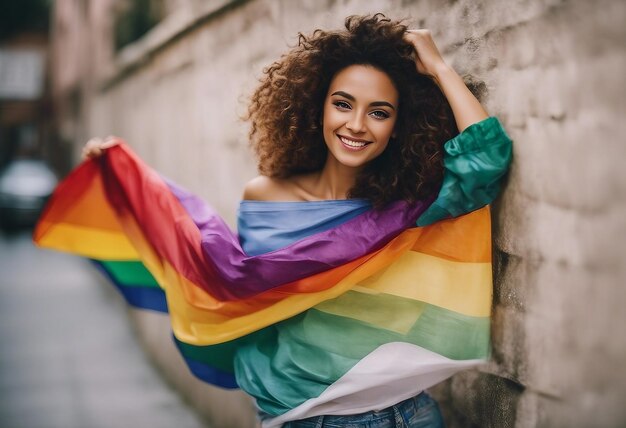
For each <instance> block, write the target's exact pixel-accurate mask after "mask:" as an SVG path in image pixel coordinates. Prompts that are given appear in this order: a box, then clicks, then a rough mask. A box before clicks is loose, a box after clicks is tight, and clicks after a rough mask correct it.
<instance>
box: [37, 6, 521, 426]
mask: <svg viewBox="0 0 626 428" xmlns="http://www.w3.org/2000/svg"><path fill="white" fill-rule="evenodd" d="M345 27H346V28H345V29H344V30H338V31H329V32H326V31H321V30H317V31H315V32H314V33H313V34H312V35H311V36H304V35H301V36H300V43H299V45H298V46H297V47H295V48H294V49H292V50H291V51H290V52H288V53H287V54H286V55H284V56H283V57H282V58H281V59H280V60H279V61H277V62H275V63H274V64H272V65H271V66H269V67H268V68H267V69H266V70H265V76H264V77H263V78H262V80H261V82H260V85H259V87H258V88H257V90H256V91H255V93H254V94H253V96H252V102H251V104H250V107H249V119H250V120H251V124H252V126H251V131H250V139H251V144H252V145H253V147H254V148H255V149H256V152H257V154H258V156H259V171H260V172H261V175H260V176H258V177H257V178H255V179H253V180H251V181H250V182H249V183H248V184H247V185H246V188H245V190H244V197H243V199H244V200H243V201H241V204H240V207H239V212H238V234H237V236H235V235H233V234H232V233H231V232H230V230H229V229H228V228H227V227H226V225H225V223H224V222H223V221H222V220H221V219H220V218H219V216H218V215H217V214H216V213H215V212H214V211H213V210H211V209H210V207H208V206H207V205H206V204H204V203H203V202H202V201H201V200H199V199H198V198H197V197H195V196H193V195H191V194H189V193H188V192H186V191H185V190H183V189H181V188H179V187H178V186H176V185H175V184H173V183H171V182H169V181H167V180H165V179H162V178H160V177H159V176H158V174H156V173H155V172H154V171H152V170H150V168H149V167H147V166H146V165H145V164H143V163H142V162H141V160H140V159H138V158H137V157H136V156H135V155H134V154H133V153H132V152H131V151H130V150H129V148H128V147H127V146H126V145H125V144H123V142H122V141H121V140H119V139H115V138H113V139H110V140H107V141H105V142H102V141H100V140H92V141H90V142H89V143H88V144H87V146H86V148H85V152H84V155H85V157H87V158H89V157H101V158H100V159H96V160H94V161H91V162H87V163H85V164H84V165H83V166H82V167H81V168H79V169H78V170H77V171H76V172H75V173H74V175H73V176H71V177H70V178H69V179H68V181H67V182H65V183H64V184H63V185H62V186H61V189H60V190H59V191H58V193H57V194H55V199H54V201H53V204H52V205H51V207H50V208H49V210H48V211H47V213H46V215H45V216H44V218H43V219H42V221H41V222H40V224H39V227H38V230H37V233H36V240H37V242H39V243H40V244H41V245H49V246H55V247H56V248H61V249H66V250H70V251H75V252H78V253H81V254H84V255H89V256H90V257H96V258H98V259H100V260H104V261H106V260H109V261H110V260H118V261H119V260H121V259H124V257H125V259H124V260H126V261H127V262H128V263H129V266H132V269H133V270H134V271H136V272H139V271H141V269H144V268H145V269H147V270H148V271H149V272H150V274H151V275H144V276H143V277H145V278H149V279H151V281H150V283H149V284H148V285H150V287H143V288H141V287H137V286H136V284H121V285H122V286H123V287H126V288H129V287H132V289H133V293H134V295H136V296H138V297H142V296H146V295H147V294H146V293H147V290H148V288H150V289H151V291H154V289H155V288H156V286H158V287H160V288H162V289H163V290H165V296H163V295H161V294H159V296H160V297H161V299H165V298H166V299H167V301H166V302H163V301H160V302H159V303H160V305H159V306H158V308H159V309H160V310H167V311H169V313H170V316H171V318H172V329H173V331H174V336H175V340H176V343H177V345H178V347H179V350H180V352H181V353H182V355H183V356H184V358H185V361H186V362H187V364H188V366H189V368H190V370H191V371H192V372H193V373H194V374H195V375H196V376H198V377H199V378H201V379H202V380H205V381H207V382H210V383H214V384H218V385H221V386H224V387H229V388H233V387H240V388H242V389H243V390H244V391H246V392H247V393H248V394H250V395H251V396H252V397H254V399H255V401H256V404H257V407H258V411H259V416H260V418H261V420H262V422H263V425H264V427H277V426H282V425H283V424H285V425H284V426H290V427H309V426H311V427H313V426H315V427H322V426H329V427H330V426H355V427H356V426H368V427H371V426H376V427H380V428H386V427H440V426H442V419H441V415H440V413H439V410H438V407H437V404H436V403H435V402H434V401H433V400H432V399H431V398H430V397H429V396H428V395H427V394H426V393H425V392H424V390H425V389H426V388H428V387H430V386H432V385H434V384H436V383H437V382H439V381H441V380H443V379H445V378H447V377H449V376H451V375H452V374H454V373H455V372H456V371H458V370H462V369H464V368H467V367H472V366H474V365H476V364H479V363H481V362H482V361H484V359H485V358H487V356H488V355H489V314H490V303H491V263H490V261H491V254H490V248H491V246H490V245H491V242H490V222H489V211H488V208H486V207H484V206H485V205H487V204H489V203H490V202H491V201H492V200H493V199H494V198H495V197H496V195H497V193H498V191H499V184H500V180H501V178H502V176H503V175H504V174H505V172H506V169H507V167H508V164H509V162H510V158H511V141H510V139H509V138H508V137H507V135H506V133H505V132H504V130H503V129H502V127H501V125H500V123H499V121H498V120H497V119H496V118H494V117H488V116H487V113H486V112H485V110H484V109H483V108H482V106H481V105H480V103H479V102H478V100H477V99H476V98H475V97H474V96H473V95H472V93H471V92H470V91H469V90H468V89H467V87H466V86H465V84H464V83H463V80H462V79H461V78H460V77H459V76H458V75H457V74H456V73H455V72H454V70H452V69H451V68H450V67H448V66H447V65H446V64H445V62H444V61H443V60H442V58H441V56H440V55H439V52H438V50H437V48H436V46H435V44H434V42H433V40H432V37H431V35H430V32H428V31H427V30H416V31H409V30H408V29H407V27H406V26H405V25H403V24H402V23H400V22H394V21H391V20H389V19H387V18H386V17H384V16H382V15H380V14H378V15H375V16H364V17H349V18H348V19H347V20H346V23H345ZM459 130H460V131H461V132H460V133H459ZM472 211H475V212H472ZM82 214H85V215H82ZM86 214H91V215H86ZM94 214H96V215H94ZM416 225H417V226H423V227H415V226H416ZM87 235H88V236H87ZM105 239H106V241H105ZM103 242H108V243H109V245H103ZM121 249H124V250H125V251H126V252H125V253H124V257H122V256H121V255H120V251H121ZM140 301H141V299H137V300H134V301H133V302H135V303H133V302H131V303H133V304H138V305H141V303H136V302H140Z"/></svg>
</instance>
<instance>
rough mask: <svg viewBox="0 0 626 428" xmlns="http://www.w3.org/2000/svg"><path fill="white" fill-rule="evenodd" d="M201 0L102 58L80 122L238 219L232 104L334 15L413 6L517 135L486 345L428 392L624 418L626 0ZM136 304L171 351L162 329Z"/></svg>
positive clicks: (235, 110) (450, 418)
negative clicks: (487, 351)
mask: <svg viewBox="0 0 626 428" xmlns="http://www.w3.org/2000/svg"><path fill="white" fill-rule="evenodd" d="M200 3H202V2H194V1H191V0H189V1H181V2H180V5H181V6H180V7H181V10H180V11H179V12H180V13H178V14H174V15H173V16H174V18H175V19H174V18H172V19H169V20H166V21H165V22H164V23H162V24H161V25H160V28H157V29H156V31H153V32H152V33H151V34H149V35H148V37H147V39H146V40H144V42H143V43H139V44H138V45H135V46H134V47H133V46H131V47H130V48H129V49H127V50H125V51H124V52H122V54H121V56H120V57H118V58H113V59H112V61H113V66H112V67H110V66H108V67H105V68H106V69H108V70H109V71H107V73H104V75H103V76H101V77H100V80H101V84H100V86H99V88H98V91H97V92H94V93H93V94H92V96H93V98H92V99H91V102H90V103H88V106H89V110H88V112H87V117H88V122H87V129H88V131H89V132H88V133H89V134H90V135H108V134H117V135H121V136H123V137H125V138H126V139H127V140H128V141H129V142H130V143H131V144H132V145H133V147H135V148H136V150H137V151H138V152H139V154H140V155H141V156H142V157H144V158H145V159H146V160H147V161H148V162H149V163H150V164H152V165H153V166H154V167H155V168H157V169H158V170H160V171H161V172H162V173H164V174H165V175H167V176H170V177H171V178H173V179H174V180H176V181H178V182H179V183H181V184H183V185H185V186H187V187H188V188H190V189H191V190H193V191H195V192H197V193H198V194H200V195H201V196H203V197H204V198H205V199H206V200H208V201H209V202H210V203H211V204H213V205H214V206H215V207H216V208H217V209H218V210H219V211H220V212H221V213H222V214H223V216H224V217H225V218H226V219H227V220H228V221H229V222H230V223H231V224H234V215H235V209H236V206H237V202H238V200H239V199H240V196H241V189H242V186H243V184H244V183H245V182H246V181H247V180H248V179H250V178H251V177H253V176H254V175H255V174H256V172H255V166H254V161H253V159H252V158H251V156H250V153H249V151H248V148H247V143H246V126H245V124H243V123H242V122H241V121H239V119H238V115H240V114H241V113H243V111H244V110H245V97H246V96H247V95H249V94H250V92H251V90H252V89H253V88H254V86H255V78H256V77H258V76H259V75H260V71H261V69H262V67H263V66H265V65H267V64H269V63H270V62H271V61H272V60H274V59H275V58H277V56H278V55H279V54H280V53H281V52H284V51H285V50H286V49H287V45H288V44H294V42H295V40H296V34H297V32H298V31H303V32H308V31H310V30H312V29H314V28H317V27H323V28H331V27H337V26H339V25H341V23H342V21H343V17H345V16H347V15H349V14H355V13H356V14H360V13H366V12H376V11H382V12H386V13H388V14H389V15H390V16H392V17H396V18H397V17H408V18H412V19H413V21H414V22H415V25H416V28H417V27H423V28H430V29H431V30H432V31H433V33H434V37H435V40H436V41H437V43H438V45H439V46H440V49H441V50H442V52H443V53H444V55H445V57H446V59H447V60H448V61H449V63H450V64H452V65H453V66H454V67H455V68H456V69H457V70H458V71H459V72H461V73H471V74H473V75H474V76H476V77H477V78H479V79H481V80H483V81H484V82H485V83H486V85H487V98H486V101H485V105H486V107H487V109H488V110H489V111H490V112H491V113H492V114H495V115H497V116H499V117H500V118H501V120H502V121H503V123H504V125H505V127H506V128H507V130H508V131H509V133H510V135H511V136H512V137H513V139H514V140H515V148H514V156H515V160H514V164H513V167H512V170H511V173H510V177H509V180H508V183H507V186H506V189H505V191H504V193H503V195H502V197H501V198H500V199H499V200H498V201H497V203H496V204H495V206H494V237H495V248H494V260H495V264H494V265H495V269H496V276H495V278H496V284H495V302H494V310H493V321H494V322H493V358H492V361H491V362H490V363H489V364H487V365H486V366H484V367H482V368H480V369H479V370H474V371H469V372H466V373H463V374H460V375H457V376H455V377H454V378H453V379H451V380H450V381H448V382H445V383H444V384H442V385H440V386H438V387H436V388H434V389H433V392H434V394H435V395H436V396H437V397H438V398H439V399H440V401H441V403H442V407H443V408H444V412H445V416H446V420H447V423H448V425H449V426H451V427H469V426H481V427H513V426H515V427H534V426H540V427H574V426H580V427H588V426H594V427H597V426H606V427H612V426H620V425H621V426H624V425H625V424H626V406H624V405H623V403H624V402H626V368H624V367H622V366H623V365H624V363H625V362H626V336H625V335H624V334H623V332H622V331H621V330H622V329H623V327H622V326H624V325H626V315H624V314H625V313H626V311H624V310H622V308H621V306H622V305H623V304H624V303H625V302H626V291H625V290H626V287H624V285H623V284H624V283H625V282H626V268H625V267H624V264H623V263H622V259H623V257H624V250H625V247H626V245H625V244H624V243H623V239H624V238H625V237H626V220H625V219H626V204H625V200H626V169H623V168H622V167H621V163H622V161H623V160H624V159H626V144H625V142H624V137H623V136H624V135H626V120H625V118H624V113H625V112H626V108H625V102H626V101H625V100H626V93H625V91H626V89H625V88H626V87H625V85H624V75H626V55H625V54H626V52H625V50H626V49H625V41H626V30H625V26H624V23H625V22H626V19H625V18H626V3H625V2H623V1H619V0H599V1H595V2H589V1H583V0H579V1H574V0H572V1H565V0H535V1H530V0H527V1H524V0H515V1H513V0H511V1H502V0H500V1H498V0H483V1H470V0H457V1H454V0H450V1H447V2H446V1H441V0H437V1H435V0H430V1H428V0H414V1H411V0H404V1H400V0H395V1H368V2H363V1H332V0H327V1H319V0H317V1H314V0H306V1H293V0H253V1H235V2H228V1H212V2H206V4H205V5H204V8H202V7H201V6H199V4H200ZM207 4H208V5H209V6H207ZM210 7H212V8H213V10H221V11H219V12H218V13H214V14H212V13H211V12H210V10H209V9H207V8H210ZM220 8H221V9H220ZM183 9H184V10H183ZM190 16H194V17H198V16H201V17H203V18H202V19H199V18H197V19H195V20H194V19H190V18H189V17H190ZM185 17H186V18H185ZM102 19H104V18H102ZM185 19H187V21H185ZM176 20H178V21H176ZM181 22H182V23H183V24H181ZM185 22H188V23H187V24H184V23H185ZM177 25H178V27H177ZM95 28H106V26H104V27H103V26H95ZM177 28H179V29H180V28H183V30H180V31H179V30H177ZM168 31H169V33H168ZM167 34H173V35H174V36H167ZM133 49H134V50H133ZM96 68H97V67H96ZM103 69H104V68H103ZM136 318H137V322H138V325H139V327H140V331H142V332H143V333H142V334H143V335H144V337H145V338H147V339H146V341H147V343H148V347H149V348H152V349H159V350H160V351H159V356H158V357H157V358H159V359H161V360H167V361H168V363H163V364H164V365H168V364H170V365H171V364H172V363H171V361H173V360H175V358H176V356H175V355H172V356H170V357H164V356H163V355H164V354H163V352H162V349H164V347H166V346H168V345H167V344H168V343H169V332H168V328H167V325H166V324H165V323H162V324H161V326H160V327H155V326H156V325H157V324H158V322H155V321H154V320H152V321H150V322H148V321H149V320H148V318H147V315H144V314H141V313H138V314H136ZM174 372H175V373H176V375H172V376H170V377H171V378H172V379H178V378H179V375H180V376H182V375H181V374H180V373H182V370H181V369H180V367H179V368H178V369H175V370H174ZM178 382H179V384H180V385H179V386H180V387H181V388H183V389H186V390H187V394H188V396H190V397H192V398H191V399H192V400H193V401H194V402H195V403H196V405H197V406H199V407H200V408H202V409H203V411H204V412H205V414H207V415H208V416H209V417H210V418H212V419H213V421H214V423H215V424H216V426H244V425H246V424H247V425H250V424H253V422H252V416H251V412H250V414H248V415H247V416H246V415H244V416H242V415H241V413H242V412H239V413H240V414H239V415H238V417H241V418H243V419H239V420H238V421H239V422H237V425H233V424H234V422H233V421H234V420H237V419H216V418H217V416H216V412H217V409H219V408H222V406H221V405H220V400H221V398H215V397H216V395H215V394H217V393H212V394H213V395H211V398H210V399H209V400H207V399H206V396H207V392H206V389H203V388H204V386H198V385H196V384H194V383H193V382H192V381H191V380H189V379H186V378H185V380H184V381H180V380H179V381H178ZM182 384H184V385H182ZM189 391H191V392H189ZM218 396H219V395H218ZM219 397H221V396H219ZM229 400H230V401H231V402H232V401H233V398H232V397H230V398H229ZM237 400H244V401H242V402H245V399H244V398H241V397H238V398H237Z"/></svg>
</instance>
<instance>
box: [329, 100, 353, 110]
mask: <svg viewBox="0 0 626 428" xmlns="http://www.w3.org/2000/svg"><path fill="white" fill-rule="evenodd" d="M333 105H334V106H336V107H338V108H339V109H340V110H349V109H350V104H348V103H347V102H345V101H335V102H333Z"/></svg>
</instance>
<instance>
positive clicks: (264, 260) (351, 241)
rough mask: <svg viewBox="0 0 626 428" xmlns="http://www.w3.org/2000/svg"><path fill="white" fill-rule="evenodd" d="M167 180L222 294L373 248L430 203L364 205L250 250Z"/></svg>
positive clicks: (245, 292)
mask: <svg viewBox="0 0 626 428" xmlns="http://www.w3.org/2000/svg"><path fill="white" fill-rule="evenodd" d="M165 182H166V183H167V185H168V186H169V188H170V191H171V192H172V193H173V194H174V196H175V197H176V198H177V199H178V200H179V201H180V203H181V204H182V205H183V207H184V208H185V210H186V211H187V212H188V213H189V215H190V217H191V218H192V220H193V221H194V223H195V224H196V225H197V226H198V228H199V229H200V232H201V235H202V249H203V253H204V258H205V261H206V262H207V263H208V264H210V266H211V267H213V268H214V269H215V271H216V272H217V274H218V275H219V276H220V277H221V279H222V280H223V281H224V282H225V283H227V284H229V285H228V287H221V291H222V292H223V293H224V294H223V295H220V296H219V297H220V298H222V299H226V300H231V299H233V300H234V299H240V298H245V297H248V296H251V295H255V294H258V293H260V292H263V291H266V290H269V289H271V288H274V287H277V286H280V285H283V284H286V283H290V282H293V281H296V280H298V279H302V278H306V277H308V276H311V275H314V274H316V273H319V272H323V271H325V270H328V269H331V268H334V267H337V266H341V265H343V264H345V263H348V262H350V261H352V260H354V259H356V258H359V257H361V256H364V255H367V254H369V253H372V252H373V251H376V250H378V249H379V248H382V247H383V246H384V245H385V244H387V243H388V242H389V241H390V240H391V239H393V238H394V237H396V236H397V235H399V234H400V233H401V232H402V231H404V230H405V229H407V228H409V227H414V226H415V222H416V221H417V218H418V217H419V216H420V214H421V213H422V212H424V210H425V209H426V208H427V207H428V205H429V204H430V203H432V200H428V201H419V202H416V203H412V204H409V203H407V202H394V203H392V204H389V206H388V207H386V208H385V209H384V210H379V211H376V210H373V209H372V210H369V211H366V212H365V213H363V214H360V215H358V216H357V217H355V218H353V219H351V220H348V221H347V222H345V223H343V224H341V225H339V226H336V227H334V228H332V229H330V230H326V231H323V232H320V233H316V234H314V235H311V236H309V237H306V238H304V239H302V240H300V241H297V242H295V243H293V244H291V245H289V246H286V247H284V248H281V249H278V250H275V251H272V252H269V253H264V254H260V255H257V256H248V255H246V254H245V253H244V251H243V250H242V248H241V245H240V244H239V240H238V239H237V236H236V235H235V234H234V233H233V232H232V231H231V230H230V228H229V227H228V226H227V225H226V223H224V221H223V220H222V219H221V218H220V216H219V215H218V214H217V213H216V212H215V211H214V210H213V209H212V208H211V207H209V206H208V205H207V204H206V203H205V202H204V201H202V200H201V199H200V198H198V197H197V196H195V195H193V194H191V193H190V192H188V191H186V190H184V189H183V188H181V187H179V186H177V185H176V184H174V183H172V182H171V181H169V180H165ZM269 203H271V202H269ZM212 291H213V292H215V291H217V290H215V289H212Z"/></svg>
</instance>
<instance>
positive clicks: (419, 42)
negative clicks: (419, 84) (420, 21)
mask: <svg viewBox="0 0 626 428" xmlns="http://www.w3.org/2000/svg"><path fill="white" fill-rule="evenodd" d="M404 37H405V39H406V40H407V41H408V42H410V43H412V44H413V46H414V47H415V52H416V53H417V55H416V56H415V65H416V67H417V72H418V73H421V74H426V75H428V76H431V77H434V78H436V77H437V74H438V73H439V71H440V70H441V69H442V68H444V67H447V64H446V63H445V61H444V60H443V58H442V57H441V54H440V53H439V49H437V46H436V45H435V42H434V40H433V37H432V35H431V33H430V30H407V32H406V33H405V36H404Z"/></svg>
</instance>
